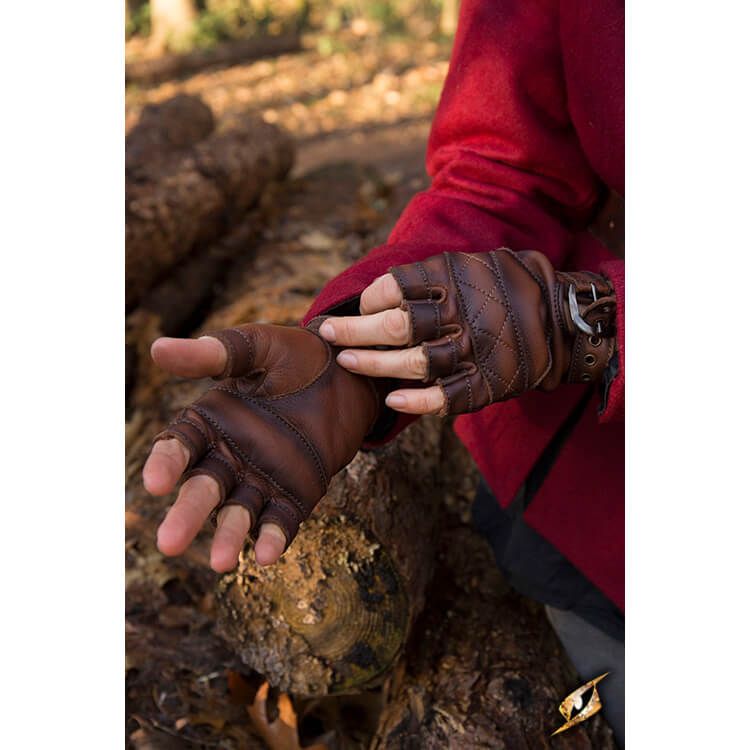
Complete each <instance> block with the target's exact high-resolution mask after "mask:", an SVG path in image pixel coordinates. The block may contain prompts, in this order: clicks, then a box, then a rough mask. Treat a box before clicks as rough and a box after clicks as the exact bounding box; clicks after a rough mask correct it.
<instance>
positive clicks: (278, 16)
mask: <svg viewBox="0 0 750 750" xmlns="http://www.w3.org/2000/svg"><path fill="white" fill-rule="evenodd" d="M458 2H459V0H126V36H127V38H128V39H129V40H132V41H136V40H138V39H141V40H143V41H146V40H148V41H149V47H150V51H151V52H152V53H158V52H187V51H190V50H192V49H205V48H211V47H213V46H215V45H217V44H219V43H221V42H227V41H232V40H236V39H246V38H248V37H252V36H259V35H269V36H273V35H279V34H284V33H289V32H298V33H310V34H313V35H314V36H315V38H316V44H317V46H318V49H319V52H320V53H321V54H326V53H328V54H331V53H333V52H335V51H337V49H338V48H339V47H340V46H341V45H342V44H345V43H346V41H345V38H346V37H347V36H349V35H351V36H353V37H365V36H377V35H382V34H388V35H405V36H409V37H412V38H414V37H416V38H420V39H428V38H439V37H441V36H448V35H451V34H452V33H453V32H454V31H455V18H456V14H457V6H458Z"/></svg>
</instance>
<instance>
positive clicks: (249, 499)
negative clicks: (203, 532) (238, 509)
mask: <svg viewBox="0 0 750 750" xmlns="http://www.w3.org/2000/svg"><path fill="white" fill-rule="evenodd" d="M265 504H266V499H265V495H264V493H263V491H262V489H261V487H260V486H259V485H258V484H256V483H255V481H254V478H253V477H245V478H243V479H242V481H241V482H240V483H239V484H238V485H237V486H236V487H235V488H234V489H233V490H232V492H231V494H230V495H229V496H228V497H227V499H226V500H225V501H224V503H223V504H222V505H220V506H218V507H217V508H216V510H215V511H214V514H213V517H212V519H211V520H212V521H213V522H214V524H215V523H216V514H217V513H218V512H219V510H221V508H223V507H226V506H227V505H241V506H242V507H243V508H245V510H247V512H248V513H249V514H250V530H251V532H252V533H254V532H255V530H256V529H257V528H258V517H259V516H260V514H261V513H262V512H263V507H264V506H265Z"/></svg>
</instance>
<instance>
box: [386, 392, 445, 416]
mask: <svg viewBox="0 0 750 750" xmlns="http://www.w3.org/2000/svg"><path fill="white" fill-rule="evenodd" d="M385 403H386V406H390V407H391V409H394V410H395V411H400V412H403V413H404V414H438V413H440V411H441V410H442V408H443V407H444V406H445V395H444V394H443V391H442V389H441V388H440V387H439V386H437V385H433V386H430V387H429V388H405V389H401V390H398V391H392V392H391V393H389V394H388V396H386V399H385Z"/></svg>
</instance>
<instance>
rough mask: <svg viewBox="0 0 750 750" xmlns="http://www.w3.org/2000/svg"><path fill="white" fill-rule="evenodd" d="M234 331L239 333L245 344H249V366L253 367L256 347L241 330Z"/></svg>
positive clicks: (234, 329)
mask: <svg viewBox="0 0 750 750" xmlns="http://www.w3.org/2000/svg"><path fill="white" fill-rule="evenodd" d="M232 330H233V331H237V333H239V335H240V336H241V338H242V340H243V341H244V342H245V344H247V348H248V349H249V350H250V351H249V353H248V357H249V361H248V365H247V366H248V367H251V366H252V365H253V364H254V363H255V345H254V344H253V340H252V339H251V338H250V336H248V334H247V333H245V331H243V330H242V329H241V328H233V329H232Z"/></svg>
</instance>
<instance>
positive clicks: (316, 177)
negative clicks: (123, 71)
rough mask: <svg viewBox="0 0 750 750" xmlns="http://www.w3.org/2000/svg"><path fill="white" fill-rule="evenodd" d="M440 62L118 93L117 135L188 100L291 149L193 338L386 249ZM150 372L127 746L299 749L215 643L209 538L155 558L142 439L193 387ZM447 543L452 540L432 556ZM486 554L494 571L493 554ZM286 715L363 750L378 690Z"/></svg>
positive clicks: (130, 554)
mask: <svg viewBox="0 0 750 750" xmlns="http://www.w3.org/2000/svg"><path fill="white" fill-rule="evenodd" d="M449 54H450V43H449V42H435V41H417V40H414V39H408V40H407V39H398V38H394V39H382V38H380V39H364V40H358V41H356V42H351V43H347V44H346V45H342V47H341V49H339V50H337V51H335V52H334V53H332V54H329V55H323V54H320V52H318V51H317V50H315V49H304V50H303V51H301V52H299V53H296V54H287V55H282V56H279V57H277V58H274V59H269V60H261V61H257V62H253V63H248V64H241V65H234V66H232V67H228V68H220V69H214V70H204V71H201V72H199V73H198V74H196V75H192V76H189V77H185V78H182V79H180V80H172V81H168V82H165V83H161V84H157V85H153V86H147V87H145V86H135V85H132V86H129V87H128V90H127V94H126V127H127V128H128V129H129V128H130V127H132V125H133V124H134V123H135V122H136V121H137V119H138V117H139V115H140V112H141V110H142V108H143V106H144V105H146V104H148V103H154V102H160V101H163V100H165V99H168V98H170V97H172V96H174V95H176V94H178V93H188V94H193V95H199V96H200V97H201V98H202V99H203V100H204V101H205V102H206V103H207V104H208V105H209V106H210V107H211V109H212V110H213V113H214V116H215V118H216V120H217V123H218V124H217V127H218V129H222V128H224V127H228V126H230V125H231V124H232V123H233V122H235V121H236V120H237V119H238V118H244V117H247V116H248V115H256V116H258V115H259V116H261V117H262V118H263V119H264V120H266V121H267V122H271V123H274V124H277V125H279V126H281V127H283V128H285V129H286V130H287V131H289V132H290V133H291V134H292V135H293V137H294V139H295V142H296V146H297V155H296V160H295V166H294V168H293V171H292V174H291V179H289V180H288V181H287V182H285V183H284V184H283V185H282V186H281V187H280V188H278V192H277V193H274V194H273V195H272V196H271V201H272V202H273V203H274V208H273V210H272V211H270V212H267V213H268V224H267V226H266V228H265V229H264V232H263V235H262V238H261V239H260V240H259V241H258V242H257V243H256V245H255V246H254V247H253V248H251V249H249V251H248V255H247V257H246V258H241V259H239V260H238V262H237V264H236V265H235V266H234V267H233V269H232V272H231V273H230V274H229V276H228V279H227V282H226V283H225V284H224V285H223V286H222V287H221V288H219V289H217V290H216V296H215V300H214V303H213V305H212V307H211V309H210V310H209V311H208V313H207V316H206V319H205V320H204V323H203V325H201V328H205V329H207V328H210V327H216V326H223V325H232V324H235V323H238V322H246V321H248V320H263V321H267V322H276V323H289V324H291V323H294V322H295V321H296V320H298V319H299V318H300V317H301V316H302V315H303V314H304V312H305V311H306V309H307V307H308V306H309V304H310V303H311V301H312V300H313V299H314V297H315V295H316V294H317V292H318V291H319V289H320V288H321V286H322V285H323V284H324V283H325V281H326V280H327V279H329V278H331V277H332V276H334V275H336V274H337V273H339V272H340V271H342V270H344V268H346V267H347V266H348V265H350V264H351V263H352V262H353V261H354V260H356V259H357V258H359V257H361V255H363V254H364V253H365V252H366V251H367V250H368V249H369V248H371V247H373V246H376V245H378V244H380V243H382V242H383V241H384V240H385V239H386V237H387V235H388V232H389V231H390V228H391V227H392V226H393V223H394V222H395V220H396V218H397V217H398V215H399V214H400V212H401V211H402V210H403V208H404V206H405V205H406V203H407V202H408V201H409V199H410V198H411V197H412V196H413V195H414V194H415V193H416V192H418V191H420V190H423V189H424V188H425V187H427V185H428V184H429V181H428V178H427V175H426V173H425V169H424V154H425V148H426V143H427V137H428V133H429V127H430V122H431V119H432V116H433V114H434V110H435V107H436V105H437V101H438V98H439V93H440V90H441V87H442V83H443V79H444V77H445V74H446V72H447V67H448V58H449ZM148 367H149V366H148V365H144V366H142V367H141V370H140V372H139V381H138V386H137V388H136V389H135V391H134V393H133V394H131V400H130V401H131V402H130V403H129V406H128V411H129V421H128V425H127V431H126V444H127V462H126V467H127V468H126V473H127V480H128V481H127V490H126V504H127V512H126V522H127V533H126V556H127V558H126V587H127V596H126V640H127V660H126V671H127V678H126V690H127V693H126V736H127V742H128V747H131V748H137V749H138V750H173V749H176V748H197V747H206V748H208V747H211V748H228V749H229V748H237V749H239V748H263V747H269V746H270V747H272V748H274V749H279V750H281V749H282V748H283V749H284V750H294V748H298V747H300V746H301V745H300V744H297V742H298V740H297V731H293V732H291V733H290V732H289V731H288V730H287V729H286V728H285V725H284V724H283V723H282V722H280V721H277V722H276V724H275V725H273V726H270V727H269V726H268V725H264V720H263V719H262V718H259V717H260V716H261V714H262V713H263V711H261V707H259V704H258V701H259V700H260V698H258V697H257V695H256V691H257V687H258V685H259V684H260V682H262V678H260V676H259V675H255V674H250V673H248V670H247V668H246V667H243V665H242V664H241V663H240V662H239V661H238V659H237V658H236V657H235V656H234V655H233V654H232V653H230V652H229V651H228V650H227V648H226V646H225V645H224V644H223V642H222V641H221V640H220V639H219V638H218V637H217V636H216V635H215V634H214V623H215V602H214V596H213V588H214V584H215V581H216V575H215V574H214V573H213V572H212V571H211V570H210V569H209V568H208V565H207V560H208V545H209V542H210V538H211V534H210V531H209V530H208V529H206V530H204V531H203V532H201V534H200V535H199V537H198V539H197V541H196V542H195V543H194V545H193V547H192V548H191V550H190V552H189V554H188V555H185V556H183V557H181V558H174V559H170V558H164V557H163V556H162V555H161V554H159V552H158V551H157V550H156V547H155V544H154V538H155V529H156V525H157V524H158V521H159V520H160V518H161V517H162V516H163V514H164V511H165V510H166V508H167V507H168V505H169V504H170V502H171V501H172V500H173V498H172V497H167V498H160V499H154V498H150V497H148V496H146V494H145V492H144V491H143V489H142V486H141V484H140V478H139V477H140V468H141V466H142V464H143V460H144V458H145V455H146V452H147V450H148V449H149V446H150V439H151V435H153V434H154V433H155V432H156V431H157V430H158V428H159V426H160V424H163V421H164V420H166V419H167V418H168V416H169V415H170V414H171V413H172V412H173V411H174V409H175V407H176V406H177V405H178V404H177V403H175V399H177V400H183V399H184V400H185V401H186V400H187V398H188V393H189V392H192V390H191V389H193V390H194V389H195V386H187V385H186V386H185V389H184V390H182V391H181V390H180V388H181V387H182V386H180V385H179V384H176V383H174V382H172V381H168V380H165V378H164V377H163V376H160V375H159V374H158V373H156V372H155V371H153V370H149V369H148ZM165 384H167V385H170V388H168V389H166V390H165V389H164V388H163V386H164V385H165ZM198 387H199V388H200V384H199V386H198ZM164 394H166V395H164ZM470 484H471V482H468V484H467V491H466V493H464V494H463V495H462V496H461V497H458V498H456V497H453V498H443V502H444V503H445V504H446V514H447V517H448V518H449V519H450V523H449V524H447V527H451V526H452V527H453V529H454V530H455V528H456V527H458V526H460V527H462V528H464V529H466V531H467V533H469V532H468V527H469V522H470V513H469V503H470V496H471V489H472V488H471V487H470V486H469V485H470ZM449 543H450V542H449V539H448V538H447V537H446V538H445V539H444V540H443V541H442V542H441V544H443V545H448V544H449ZM481 554H482V555H484V556H485V557H486V564H487V566H488V567H493V568H494V566H493V565H492V560H491V554H490V552H489V549H488V548H487V549H484V550H483V551H482V552H481ZM524 606H526V605H524ZM530 617H533V618H535V621H536V622H537V623H538V627H540V628H545V629H547V630H548V627H547V625H546V623H545V622H543V616H542V615H541V614H540V612H539V610H538V609H536V610H535V609H533V607H532V608H531V610H530ZM545 632H546V631H545ZM254 696H255V701H256V702H255V704H253V697H254ZM285 701H286V698H284V697H283V696H282V697H281V699H280V700H279V696H278V695H275V694H274V692H273V691H271V696H270V704H272V705H273V706H274V707H273V708H272V710H271V712H270V713H271V717H272V718H275V717H276V716H278V715H279V712H280V713H281V718H282V719H283V718H284V716H285V712H286V716H287V718H288V716H289V714H288V712H289V711H290V710H291V711H293V712H294V714H295V715H296V717H297V720H298V721H299V738H300V741H301V742H302V746H304V744H305V743H306V742H309V741H311V740H313V739H314V738H319V737H320V736H321V735H323V736H325V735H326V734H328V737H329V740H330V741H331V743H333V744H328V745H327V746H329V747H334V746H335V747H338V748H348V749H349V748H350V749H351V750H354V748H364V747H367V745H368V743H369V741H370V739H371V733H372V728H373V727H374V725H375V723H376V720H377V714H376V711H377V706H378V705H379V703H378V701H379V698H378V691H377V690H376V691H374V692H372V693H370V694H364V695H362V696H359V697H358V698H353V699H352V700H351V701H350V702H349V703H342V702H341V701H335V700H332V699H324V700H321V701H309V700H308V701H306V702H299V701H295V702H294V704H293V707H290V705H288V704H287V703H286V702H285ZM373 712H375V713H373ZM274 727H275V728H274ZM333 727H335V730H336V731H335V740H334V739H332V738H333V734H331V732H332V728H333ZM274 733H275V734H274ZM261 737H265V743H264V741H263V740H262V739H261ZM274 737H275V739H273V738H274ZM317 747H321V746H320V745H318V746H317Z"/></svg>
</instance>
